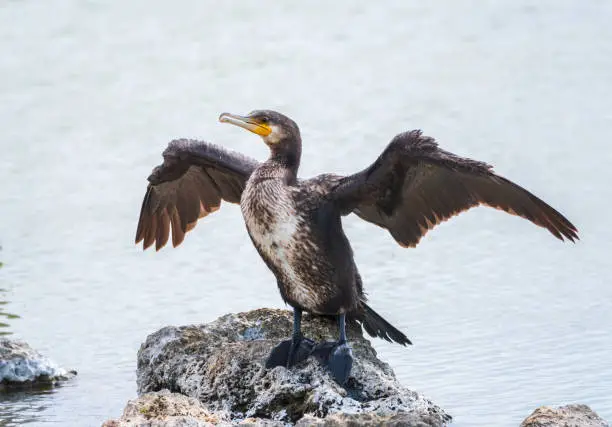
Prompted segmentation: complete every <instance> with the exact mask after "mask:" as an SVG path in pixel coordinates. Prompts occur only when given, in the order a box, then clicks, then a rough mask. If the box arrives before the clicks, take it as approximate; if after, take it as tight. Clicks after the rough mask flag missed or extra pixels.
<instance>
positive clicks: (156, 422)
mask: <svg viewBox="0 0 612 427" xmlns="http://www.w3.org/2000/svg"><path fill="white" fill-rule="evenodd" d="M229 422H230V421H229V415H228V414H223V413H220V412H217V413H211V412H210V411H208V410H207V409H206V408H204V406H203V405H202V404H201V403H200V402H199V401H198V400H196V399H194V398H192V397H187V396H184V395H182V394H178V393H170V392H169V391H168V390H163V391H159V392H154V393H147V394H145V395H143V396H140V397H139V398H138V399H135V400H130V401H129V402H128V403H127V405H126V406H125V409H124V410H123V415H122V416H121V418H120V419H118V420H110V421H106V422H105V423H104V424H102V427H137V426H145V425H146V426H151V427H158V426H159V427H161V426H164V427H187V426H189V427H191V426H194V427H196V426H197V427H200V426H202V427H204V426H214V425H218V424H221V423H228V424H229Z"/></svg>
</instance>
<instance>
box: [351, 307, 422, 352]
mask: <svg viewBox="0 0 612 427" xmlns="http://www.w3.org/2000/svg"><path fill="white" fill-rule="evenodd" d="M361 305H362V310H360V311H359V312H356V313H351V315H352V316H351V317H352V318H353V319H355V320H356V321H357V322H359V323H361V326H363V329H365V330H366V332H367V333H368V334H370V335H371V336H373V337H379V338H382V339H385V340H387V341H389V342H396V343H398V344H401V345H406V344H412V343H411V342H410V340H409V339H408V337H407V336H406V335H404V334H403V333H402V332H400V331H399V330H398V329H397V328H396V327H395V326H393V325H392V324H390V323H389V322H387V321H386V320H385V319H383V318H382V317H381V316H380V315H379V314H378V313H377V312H375V311H374V310H372V309H371V308H370V306H369V305H367V304H366V303H365V302H362V303H361Z"/></svg>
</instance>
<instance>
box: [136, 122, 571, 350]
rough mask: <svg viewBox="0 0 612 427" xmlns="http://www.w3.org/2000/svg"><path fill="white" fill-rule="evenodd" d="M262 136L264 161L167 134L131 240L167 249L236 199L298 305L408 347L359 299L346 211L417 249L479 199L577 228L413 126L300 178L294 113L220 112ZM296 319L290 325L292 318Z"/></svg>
mask: <svg viewBox="0 0 612 427" xmlns="http://www.w3.org/2000/svg"><path fill="white" fill-rule="evenodd" d="M222 118H225V120H223V121H228V122H230V123H233V124H237V125H239V126H241V127H245V128H247V129H248V130H251V131H252V132H254V133H257V134H258V135H260V136H262V137H263V139H264V142H266V144H267V145H268V146H269V147H270V150H271V154H270V158H269V159H268V160H267V161H266V162H264V163H259V162H257V161H255V160H253V159H250V158H248V157H245V156H243V155H241V154H238V153H234V152H231V151H228V150H225V149H222V148H220V147H217V146H215V145H213V144H209V143H207V142H201V141H192V140H177V141H172V142H171V143H170V145H169V146H168V148H167V149H166V151H164V163H163V164H162V165H160V166H158V167H156V168H155V169H154V170H153V173H152V175H151V176H150V177H149V182H150V183H149V186H148V189H147V193H146V195H145V199H144V201H143V205H142V209H141V213H140V220H139V223H138V228H137V232H136V243H139V242H140V241H143V247H144V248H145V249H146V248H147V247H149V246H150V245H152V244H153V243H155V244H156V249H158V250H159V249H160V248H161V247H163V246H164V244H166V242H167V240H168V236H169V233H170V229H172V241H173V244H174V246H176V245H178V244H180V243H181V242H182V241H183V238H184V235H185V233H187V232H188V231H189V230H191V229H192V228H193V227H194V225H195V224H196V222H197V220H198V219H199V218H201V217H203V216H205V215H207V214H209V213H211V212H213V211H215V210H217V209H218V208H219V206H220V204H221V201H222V200H225V201H228V202H231V203H240V205H241V210H242V213H243V216H244V218H245V223H246V225H247V229H248V232H249V235H250V237H251V239H252V241H253V243H254V245H255V247H256V248H257V250H258V252H259V254H260V255H261V257H262V258H263V260H264V261H265V263H266V265H268V267H269V268H270V269H271V270H272V272H273V273H274V275H275V276H276V278H277V282H278V286H279V289H280V292H281V295H282V297H283V299H284V300H285V301H286V302H287V303H289V304H290V305H292V306H293V307H294V308H295V309H296V310H299V311H300V312H301V310H307V311H310V312H313V313H315V314H321V315H335V314H340V315H343V314H346V315H347V318H348V319H349V320H351V319H352V320H354V321H358V322H360V323H361V324H362V325H363V326H364V328H365V329H366V331H367V332H368V333H370V334H371V335H373V336H378V337H381V338H384V339H387V340H389V341H395V342H398V343H400V344H407V343H409V342H410V341H409V340H408V338H406V336H405V335H404V334H403V333H401V332H400V331H398V330H397V329H396V328H394V327H393V326H391V325H390V324H389V323H388V322H387V321H385V320H384V319H383V318H382V317H380V316H379V315H378V314H377V313H375V312H374V311H373V310H372V309H371V308H370V307H368V306H367V304H366V298H365V295H364V291H363V285H362V282H361V277H360V275H359V272H358V270H357V267H356V266H355V263H354V261H353V253H352V250H351V247H350V244H349V242H348V239H347V238H346V236H345V234H344V231H343V230H342V222H341V217H342V216H344V215H348V214H351V213H354V214H356V215H358V216H359V217H360V218H362V219H364V220H366V221H368V222H371V223H373V224H376V225H378V226H381V227H383V228H385V229H387V230H388V231H389V233H390V234H391V235H392V236H393V238H394V239H395V240H396V241H397V242H398V243H399V244H400V245H402V246H405V247H411V246H416V245H417V244H418V242H419V241H420V239H421V238H422V237H423V236H424V235H425V234H426V233H427V232H428V231H429V230H431V229H432V228H434V227H435V226H436V225H437V224H439V223H440V222H442V221H445V220H447V219H448V218H450V217H452V216H454V215H457V214H458V213H460V212H462V211H465V210H468V209H469V208H471V207H474V206H478V205H486V206H490V207H494V208H496V209H499V210H503V211H505V212H508V213H511V214H514V215H517V216H520V217H522V218H525V219H528V220H529V221H531V222H533V223H534V224H536V225H538V226H541V227H544V228H546V229H547V230H548V231H549V232H550V233H552V234H553V235H554V236H555V237H557V238H559V239H561V240H564V239H569V240H571V241H574V240H576V239H577V238H578V235H577V230H576V228H575V227H574V226H573V225H572V224H571V223H570V222H569V221H568V220H567V219H566V218H565V217H564V216H563V215H561V214H560V213H559V212H557V211H556V210H555V209H553V208H552V207H550V206H549V205H548V204H546V203H545V202H544V201H542V200H540V199H539V198H537V197H536V196H534V195H533V194H531V193H530V192H528V191H527V190H525V189H523V188H521V187H520V186H518V185H516V184H514V183H512V182H511V181H509V180H507V179H506V178H503V177H501V176H499V175H497V174H495V173H494V172H493V170H492V167H491V166H489V165H487V164H486V163H482V162H478V161H474V160H470V159H467V158H463V157H459V156H456V155H454V154H452V153H449V152H447V151H444V150H442V149H440V148H439V147H438V145H437V144H436V142H435V141H434V140H433V139H432V138H430V137H426V136H423V135H422V133H421V132H420V131H411V132H405V133H401V134H399V135H397V136H396V137H395V138H394V139H393V140H392V141H391V143H390V144H389V145H388V146H387V147H386V149H385V150H384V151H383V153H382V154H381V155H380V156H379V157H378V159H376V161H375V162H374V163H373V164H371V165H370V166H368V167H367V168H366V169H364V170H363V171H361V172H358V173H356V174H353V175H349V176H340V175H332V174H325V175H320V176H318V177H315V178H312V179H308V180H300V179H298V178H297V172H298V168H299V164H300V157H301V137H300V133H299V129H298V127H297V125H296V124H295V122H293V121H292V120H290V119H289V118H287V117H285V116H283V115H281V114H279V113H276V112H273V111H256V112H253V113H251V114H250V115H249V116H247V117H239V116H233V115H222ZM298 323H299V322H298Z"/></svg>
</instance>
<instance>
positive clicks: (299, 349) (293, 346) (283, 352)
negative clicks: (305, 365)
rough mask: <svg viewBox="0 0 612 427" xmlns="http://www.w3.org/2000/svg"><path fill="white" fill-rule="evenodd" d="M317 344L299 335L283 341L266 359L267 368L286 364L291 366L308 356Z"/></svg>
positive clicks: (287, 366)
mask: <svg viewBox="0 0 612 427" xmlns="http://www.w3.org/2000/svg"><path fill="white" fill-rule="evenodd" d="M314 346H315V343H314V341H313V340H311V339H308V338H304V337H299V338H292V339H290V340H286V341H282V342H281V343H280V344H278V345H277V346H276V347H274V348H273V349H272V352H270V355H269V356H268V359H267V360H266V369H271V368H275V367H277V366H284V367H286V368H290V367H291V366H293V365H296V364H298V363H300V362H302V361H304V360H306V359H307V358H308V356H310V354H311V353H312V350H313V348H314Z"/></svg>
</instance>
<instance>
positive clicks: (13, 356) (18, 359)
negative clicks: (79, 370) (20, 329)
mask: <svg viewBox="0 0 612 427" xmlns="http://www.w3.org/2000/svg"><path fill="white" fill-rule="evenodd" d="M74 375H76V372H75V371H67V370H66V369H63V368H60V367H59V366H57V365H56V364H55V363H53V362H52V361H51V360H49V359H48V358H46V357H45V356H43V355H42V354H40V353H39V352H38V351H36V350H34V349H33V348H32V347H30V346H29V345H28V344H27V343H25V342H23V341H15V340H9V339H8V338H0V391H7V390H8V391H10V390H23V389H28V388H44V387H50V386H53V385H55V384H57V383H58V382H59V381H63V380H67V379H69V378H72V377H73V376H74Z"/></svg>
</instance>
